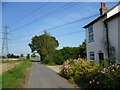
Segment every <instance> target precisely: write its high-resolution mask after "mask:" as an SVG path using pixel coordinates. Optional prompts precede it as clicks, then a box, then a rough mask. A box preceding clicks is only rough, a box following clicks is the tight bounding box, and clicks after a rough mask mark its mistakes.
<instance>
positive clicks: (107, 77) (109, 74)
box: [86, 65, 120, 88]
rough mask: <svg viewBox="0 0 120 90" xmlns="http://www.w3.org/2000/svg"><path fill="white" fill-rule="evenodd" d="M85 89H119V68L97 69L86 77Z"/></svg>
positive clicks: (113, 66) (112, 66) (111, 66)
mask: <svg viewBox="0 0 120 90" xmlns="http://www.w3.org/2000/svg"><path fill="white" fill-rule="evenodd" d="M87 79H88V82H86V87H87V88H90V87H91V88H93V87H94V88H101V87H103V88H120V87H119V85H120V66H119V65H109V66H107V67H98V68H97V69H95V70H94V71H93V72H91V73H88V75H87Z"/></svg>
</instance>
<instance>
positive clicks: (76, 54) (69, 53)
mask: <svg viewBox="0 0 120 90" xmlns="http://www.w3.org/2000/svg"><path fill="white" fill-rule="evenodd" d="M58 52H59V53H60V54H61V56H62V58H63V60H62V63H63V62H64V61H66V60H67V59H74V58H75V59H78V58H84V59H85V58H86V43H85V41H84V42H83V43H82V45H80V46H79V47H64V48H63V49H60V50H58Z"/></svg>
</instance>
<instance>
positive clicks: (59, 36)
mask: <svg viewBox="0 0 120 90" xmlns="http://www.w3.org/2000/svg"><path fill="white" fill-rule="evenodd" d="M81 32H85V31H76V32H71V33H66V34H61V35H57V37H63V36H67V35H73V34H76V33H81Z"/></svg>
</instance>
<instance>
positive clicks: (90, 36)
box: [88, 26, 94, 42]
mask: <svg viewBox="0 0 120 90" xmlns="http://www.w3.org/2000/svg"><path fill="white" fill-rule="evenodd" d="M88 34H89V42H93V41H94V33H93V26H90V27H88Z"/></svg>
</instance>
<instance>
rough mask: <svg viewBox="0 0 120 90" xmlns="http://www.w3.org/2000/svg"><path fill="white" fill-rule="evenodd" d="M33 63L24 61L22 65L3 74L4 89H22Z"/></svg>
mask: <svg viewBox="0 0 120 90" xmlns="http://www.w3.org/2000/svg"><path fill="white" fill-rule="evenodd" d="M31 66H32V63H31V62H29V61H23V62H22V63H21V64H20V65H18V66H16V67H14V68H13V69H11V70H8V71H7V72H5V73H3V75H2V88H22V87H23V86H24V84H25V78H26V77H27V76H25V72H26V70H27V68H30V67H31Z"/></svg>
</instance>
